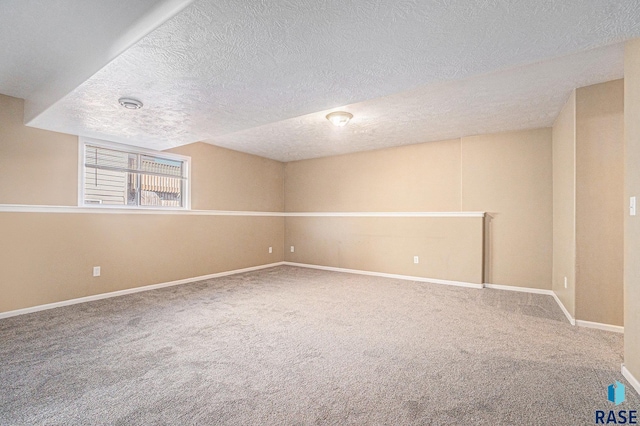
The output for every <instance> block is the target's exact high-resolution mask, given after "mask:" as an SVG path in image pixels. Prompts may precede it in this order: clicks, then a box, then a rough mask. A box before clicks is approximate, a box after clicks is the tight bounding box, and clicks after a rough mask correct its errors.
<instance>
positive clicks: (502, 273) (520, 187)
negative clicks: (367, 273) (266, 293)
mask: <svg viewBox="0 0 640 426" xmlns="http://www.w3.org/2000/svg"><path fill="white" fill-rule="evenodd" d="M551 197H552V190H551V130H550V129H537V130H527V131H522V132H512V133H504V134H497V135H486V136H477V137H469V138H462V140H458V139H455V140H449V141H441V142H429V143H425V144H419V145H411V146H404V147H398V148H390V149H384V150H379V151H371V152H364V153H354V154H347V155H341V156H335V157H326V158H319V159H314V160H305V161H296V162H291V163H287V164H286V165H285V206H286V210H287V211H290V212H294V211H320V212H326V211H338V212H339V211H387V212H388V211H461V210H464V211H487V212H490V215H491V219H490V220H487V229H488V230H489V231H490V233H489V234H488V237H489V240H488V241H489V244H488V247H487V248H490V251H488V252H487V256H486V262H485V265H484V268H485V269H486V272H487V276H486V277H485V279H486V280H487V281H488V282H491V283H495V284H504V285H513V286H523V287H535V288H544V289H550V288H551V238H552V236H551V235H552V234H551V231H552V217H551V215H552V210H551V209H552V207H551V204H552V198H551ZM287 223H289V221H287ZM303 223H306V224H308V226H309V227H311V228H315V227H316V225H315V223H316V221H311V220H308V221H303ZM298 231H299V232H301V233H313V232H315V231H314V229H309V230H306V231H305V230H303V229H300V228H298ZM292 232H293V231H291V232H289V231H288V233H287V237H288V238H295V237H296V236H295V235H293V234H292ZM345 232H348V230H345ZM380 232H382V233H386V232H387V231H386V230H381V231H380ZM345 238H346V236H345ZM351 238H352V239H354V240H355V239H357V238H358V236H357V235H355V234H354V235H352V236H351ZM319 250H329V251H331V250H336V247H331V246H328V245H325V246H322V248H321V249H319ZM287 256H289V255H288V253H287ZM316 256H317V258H318V259H336V258H335V253H331V252H327V253H318V254H317V255H316ZM353 256H357V254H353ZM440 261H441V259H440V258H437V260H436V262H440ZM331 266H336V265H331ZM370 267H373V265H372V264H370ZM433 267H436V265H433ZM438 267H439V266H438ZM431 278H437V277H431Z"/></svg>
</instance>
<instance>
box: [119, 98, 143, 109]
mask: <svg viewBox="0 0 640 426" xmlns="http://www.w3.org/2000/svg"><path fill="white" fill-rule="evenodd" d="M118 102H119V103H120V105H122V106H123V107H125V108H126V109H140V108H142V102H140V101H139V100H137V99H132V98H120V99H118Z"/></svg>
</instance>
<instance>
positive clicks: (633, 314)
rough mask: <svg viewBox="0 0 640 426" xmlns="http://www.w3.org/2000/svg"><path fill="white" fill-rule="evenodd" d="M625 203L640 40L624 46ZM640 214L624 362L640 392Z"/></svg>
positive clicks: (627, 230) (627, 292) (637, 141)
mask: <svg viewBox="0 0 640 426" xmlns="http://www.w3.org/2000/svg"><path fill="white" fill-rule="evenodd" d="M624 75H625V82H624V144H625V168H624V180H625V204H626V203H628V202H629V197H632V196H635V197H636V198H637V199H640V39H636V40H632V41H630V42H628V43H627V45H626V47H625V58H624ZM638 303H640V216H638V215H636V216H631V215H630V212H629V211H628V210H627V211H625V219H624V326H625V333H624V365H625V368H624V369H623V372H624V373H625V376H627V379H629V381H631V382H632V383H633V384H634V385H635V387H636V390H637V391H638V392H640V383H638V380H640V307H639V306H638Z"/></svg>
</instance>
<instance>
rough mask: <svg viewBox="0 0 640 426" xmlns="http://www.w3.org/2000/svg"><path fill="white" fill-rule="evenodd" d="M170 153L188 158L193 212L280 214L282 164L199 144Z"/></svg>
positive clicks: (282, 178)
mask: <svg viewBox="0 0 640 426" xmlns="http://www.w3.org/2000/svg"><path fill="white" fill-rule="evenodd" d="M169 151H170V152H174V153H177V154H182V155H188V156H190V157H191V182H192V184H191V208H192V209H194V210H198V209H201V210H245V211H249V210H251V211H265V212H281V211H283V209H284V194H283V186H284V164H283V163H281V162H279V161H275V160H269V159H267V158H262V157H258V156H255V155H251V154H245V153H242V152H238V151H232V150H230V149H225V148H220V147H217V146H213V145H210V144H206V143H202V142H199V143H193V144H190V145H185V146H181V147H178V148H173V149H171V150H169Z"/></svg>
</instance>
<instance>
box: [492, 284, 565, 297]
mask: <svg viewBox="0 0 640 426" xmlns="http://www.w3.org/2000/svg"><path fill="white" fill-rule="evenodd" d="M483 285H484V288H491V289H494V290H506V291H519V292H521V293H533V294H546V295H547V296H553V291H552V290H544V289H541V288H531V287H516V286H513V285H501V284H487V283H485V284H483Z"/></svg>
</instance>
